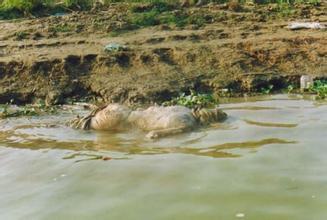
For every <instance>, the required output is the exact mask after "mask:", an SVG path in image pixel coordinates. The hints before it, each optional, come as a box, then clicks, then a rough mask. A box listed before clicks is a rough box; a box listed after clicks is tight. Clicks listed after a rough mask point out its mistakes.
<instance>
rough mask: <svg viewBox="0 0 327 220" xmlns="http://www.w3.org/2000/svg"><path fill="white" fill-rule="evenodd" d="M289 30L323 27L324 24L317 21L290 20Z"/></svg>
mask: <svg viewBox="0 0 327 220" xmlns="http://www.w3.org/2000/svg"><path fill="white" fill-rule="evenodd" d="M288 28H289V29H291V30H300V29H325V28H326V26H325V25H323V24H320V23H318V22H292V23H290V24H289V25H288Z"/></svg>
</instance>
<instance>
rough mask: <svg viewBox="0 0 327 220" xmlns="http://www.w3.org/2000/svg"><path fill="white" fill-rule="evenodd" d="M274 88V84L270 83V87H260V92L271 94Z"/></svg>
mask: <svg viewBox="0 0 327 220" xmlns="http://www.w3.org/2000/svg"><path fill="white" fill-rule="evenodd" d="M273 88H274V85H269V86H268V87H263V88H261V89H260V92H261V93H263V94H266V95H268V94H270V93H271V92H272V89H273Z"/></svg>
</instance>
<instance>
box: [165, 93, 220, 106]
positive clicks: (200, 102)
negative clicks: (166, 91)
mask: <svg viewBox="0 0 327 220" xmlns="http://www.w3.org/2000/svg"><path fill="white" fill-rule="evenodd" d="M171 105H181V106H185V107H188V108H196V107H199V108H213V107H215V106H217V105H218V101H217V100H216V99H215V98H214V97H213V96H212V95H211V94H200V93H196V92H194V91H192V90H191V94H190V95H185V93H182V94H181V95H180V96H179V97H176V98H173V99H172V100H170V101H167V102H164V103H163V106H171Z"/></svg>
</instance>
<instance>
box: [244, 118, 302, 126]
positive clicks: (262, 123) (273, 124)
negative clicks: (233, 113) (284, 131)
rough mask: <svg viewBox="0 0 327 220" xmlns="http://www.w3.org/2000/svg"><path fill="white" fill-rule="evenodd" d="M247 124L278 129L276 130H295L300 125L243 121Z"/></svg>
mask: <svg viewBox="0 0 327 220" xmlns="http://www.w3.org/2000/svg"><path fill="white" fill-rule="evenodd" d="M243 121H245V122H246V123H247V124H250V125H257V126H262V127H276V128H295V127H297V126H298V124H290V123H272V122H259V121H252V120H248V119H243Z"/></svg>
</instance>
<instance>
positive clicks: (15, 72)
mask: <svg viewBox="0 0 327 220" xmlns="http://www.w3.org/2000/svg"><path fill="white" fill-rule="evenodd" d="M151 10H152V9H151V6H149V5H139V6H134V7H133V10H131V6H130V5H128V4H117V5H111V6H108V7H103V8H99V9H96V10H93V11H91V12H73V13H69V14H64V15H62V14H57V15H51V16H47V17H42V18H29V19H26V18H25V19H18V20H2V21H0V102H1V103H7V102H10V101H12V102H15V103H19V104H22V103H31V102H35V101H38V100H43V99H46V102H47V103H48V104H58V103H62V102H65V101H67V100H68V99H82V98H89V99H93V98H95V99H96V100H97V101H101V102H118V101H119V102H125V103H127V104H132V103H150V102H161V101H164V100H167V99H169V98H171V97H172V96H176V95H178V94H179V93H180V92H188V91H189V90H190V89H195V90H197V91H199V92H213V93H214V94H221V93H233V94H237V93H253V92H260V91H262V90H263V89H266V88H269V89H273V90H280V89H285V88H286V87H287V86H288V85H294V86H297V84H298V81H299V77H300V76H301V75H302V74H310V75H313V76H314V77H317V78H324V77H326V75H327V62H326V54H327V47H326V45H327V37H326V36H327V35H326V30H319V29H317V30H313V29H311V30H296V31H293V30H289V29H288V28H287V25H288V24H289V23H290V22H292V21H316V22H320V23H322V24H326V22H327V15H326V12H327V8H326V3H321V4H320V5H297V6H294V8H292V9H289V8H287V9H283V8H280V6H277V5H264V6H254V5H243V6H240V7H233V6H229V5H223V4H208V5H204V6H201V7H177V8H173V9H170V10H169V11H162V12H161V11H160V20H154V21H153V22H152V23H150V24H149V23H142V22H145V21H146V19H144V17H142V16H143V15H142V14H144V16H147V14H149V11H150V12H151ZM142 19H143V20H142ZM151 19H153V18H151ZM110 43H118V44H120V45H124V46H126V49H124V50H118V51H111V52H108V51H107V52H106V51H104V47H105V46H106V45H108V44H110ZM223 95H226V94H223Z"/></svg>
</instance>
